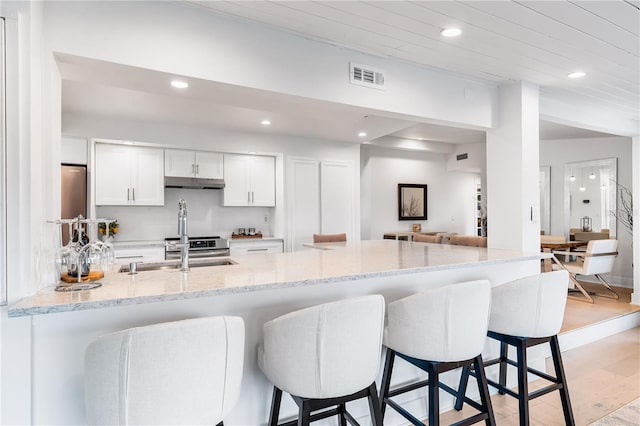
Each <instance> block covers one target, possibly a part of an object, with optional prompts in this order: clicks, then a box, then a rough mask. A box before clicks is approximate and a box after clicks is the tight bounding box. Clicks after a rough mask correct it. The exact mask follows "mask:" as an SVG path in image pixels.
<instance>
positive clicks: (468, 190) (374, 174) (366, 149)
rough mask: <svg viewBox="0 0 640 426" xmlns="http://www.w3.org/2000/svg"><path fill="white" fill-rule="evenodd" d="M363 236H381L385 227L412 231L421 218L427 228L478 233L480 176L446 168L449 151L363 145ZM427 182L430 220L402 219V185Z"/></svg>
mask: <svg viewBox="0 0 640 426" xmlns="http://www.w3.org/2000/svg"><path fill="white" fill-rule="evenodd" d="M361 161H362V162H361V180H362V182H361V183H362V188H361V190H362V192H361V197H360V199H361V210H362V215H361V218H362V219H361V226H362V239H365V240H368V239H372V240H375V239H381V238H382V236H383V234H384V233H385V232H394V231H405V232H408V231H411V226H412V224H413V223H420V224H421V225H422V230H424V231H446V232H457V233H459V234H465V235H475V227H474V220H475V216H474V208H475V183H474V178H475V177H477V176H478V175H476V174H472V173H461V172H447V156H446V155H445V154H431V153H422V152H420V153H417V152H411V151H394V150H388V149H385V148H379V147H373V146H367V145H363V146H362V152H361ZM399 183H417V184H426V185H428V187H427V220H426V221H399V220H398V184H399Z"/></svg>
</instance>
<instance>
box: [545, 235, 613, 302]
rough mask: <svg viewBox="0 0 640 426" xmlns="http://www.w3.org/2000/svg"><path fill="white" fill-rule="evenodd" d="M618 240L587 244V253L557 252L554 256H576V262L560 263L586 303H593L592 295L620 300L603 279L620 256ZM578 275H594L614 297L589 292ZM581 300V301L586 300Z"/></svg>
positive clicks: (594, 241)
mask: <svg viewBox="0 0 640 426" xmlns="http://www.w3.org/2000/svg"><path fill="white" fill-rule="evenodd" d="M617 249H618V240H612V239H608V240H591V241H589V243H588V244H587V250H586V251H584V252H583V251H555V252H554V254H564V255H568V256H575V257H576V260H575V261H568V262H562V261H561V262H560V263H561V266H562V267H563V268H564V269H566V270H567V271H569V273H570V274H571V281H572V282H573V284H574V285H575V286H576V288H577V289H578V290H579V291H580V292H581V293H582V295H583V296H584V297H585V299H586V301H588V302H590V303H593V298H592V297H591V294H595V295H596V296H602V297H609V298H613V299H619V298H620V296H619V295H618V293H616V291H615V290H614V289H612V288H611V286H610V285H609V284H608V283H607V282H606V281H605V279H604V278H602V274H606V273H609V272H611V270H612V269H613V262H614V260H615V258H616V256H617V255H618V252H617ZM578 275H594V276H595V277H596V278H597V279H598V281H600V283H601V284H602V285H604V286H605V288H606V289H607V290H608V291H610V292H611V293H613V294H612V295H607V294H597V293H591V294H589V292H587V291H586V290H585V289H584V287H582V285H581V284H580V282H579V281H578V278H577V276H578ZM585 299H579V300H585Z"/></svg>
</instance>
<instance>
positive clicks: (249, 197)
mask: <svg viewBox="0 0 640 426" xmlns="http://www.w3.org/2000/svg"><path fill="white" fill-rule="evenodd" d="M224 183H225V187H224V205H225V206H260V207H274V206H275V205H276V162H275V158H274V157H269V156H262V155H238V154H225V155H224Z"/></svg>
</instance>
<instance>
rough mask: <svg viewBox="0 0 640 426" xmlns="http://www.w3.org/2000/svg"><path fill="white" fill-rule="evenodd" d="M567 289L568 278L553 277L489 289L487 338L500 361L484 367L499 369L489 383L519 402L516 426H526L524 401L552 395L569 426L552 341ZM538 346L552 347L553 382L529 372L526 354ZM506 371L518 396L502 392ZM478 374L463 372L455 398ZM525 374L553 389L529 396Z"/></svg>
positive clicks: (567, 406)
mask: <svg viewBox="0 0 640 426" xmlns="http://www.w3.org/2000/svg"><path fill="white" fill-rule="evenodd" d="M568 285H569V275H568V273H567V272H566V271H556V272H549V273H545V274H539V275H533V276H530V277H525V278H521V279H519V280H515V281H511V282H507V283H505V284H501V285H498V286H496V287H494V288H493V289H492V302H491V319H490V321H489V332H488V336H489V337H490V338H493V339H496V340H498V341H499V342H500V357H499V358H497V359H494V360H490V361H486V362H485V363H484V367H488V366H491V365H495V364H499V365H500V370H499V379H498V382H494V381H492V380H488V382H489V384H490V385H491V386H494V387H496V388H497V389H498V392H499V393H500V394H505V393H506V394H509V395H511V396H513V397H516V398H518V401H519V411H520V425H528V424H529V401H530V400H531V399H533V398H537V397H538V396H542V395H545V394H547V393H549V392H551V391H554V390H558V391H559V392H560V400H561V403H562V409H563V412H564V420H565V423H566V424H567V425H573V424H574V419H573V412H572V410H571V403H570V401H569V391H568V389H567V380H566V377H565V374H564V368H563V366H562V356H561V353H560V346H559V345H558V336H557V334H558V332H559V331H560V327H561V326H562V320H563V317H564V309H565V305H566V301H567V288H568ZM543 343H549V344H550V346H551V355H552V359H553V365H554V369H555V374H556V375H555V377H554V376H551V375H549V374H547V373H545V372H541V371H538V370H535V369H533V368H530V367H529V366H528V364H527V348H529V347H532V346H536V345H540V344H543ZM509 345H511V346H514V347H515V348H516V352H517V361H513V360H510V359H509V358H508V347H509ZM508 365H511V366H515V367H517V370H518V391H517V392H514V391H512V390H511V389H509V388H507V387H506V378H507V366H508ZM478 372H480V373H482V370H478V369H477V368H476V370H475V372H471V371H470V370H469V369H468V368H464V369H463V374H462V377H461V379H460V387H459V391H460V392H463V391H464V390H465V388H466V383H467V381H468V377H469V374H477V373H478ZM527 372H529V373H531V374H534V375H536V376H538V377H540V378H543V379H545V380H547V381H550V382H551V383H552V384H551V385H549V386H546V387H544V388H540V389H537V390H536V391H534V392H531V393H529V386H528V382H527ZM462 406H463V401H462V399H460V398H458V399H457V401H456V405H455V408H456V409H457V410H460V409H462Z"/></svg>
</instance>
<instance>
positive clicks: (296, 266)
mask: <svg viewBox="0 0 640 426" xmlns="http://www.w3.org/2000/svg"><path fill="white" fill-rule="evenodd" d="M315 246H317V247H318V248H323V250H306V251H299V252H294V253H279V254H265V255H245V256H233V257H232V259H233V260H234V261H235V262H237V263H236V264H234V265H224V266H211V267H202V268H193V269H191V270H190V271H189V272H188V273H182V272H180V271H146V272H140V273H138V274H137V275H128V274H126V273H118V272H107V273H106V274H105V277H104V278H103V279H101V280H100V282H101V283H102V284H103V285H102V287H99V288H96V289H92V290H81V291H75V292H56V291H55V290H54V286H51V287H47V288H44V289H42V290H40V291H38V292H37V293H36V294H34V295H33V296H29V297H26V298H24V299H22V300H20V301H18V302H17V303H15V304H13V305H11V306H10V307H9V310H8V311H9V316H10V317H17V316H24V315H38V314H48V313H58V312H68V311H75V310H83V309H96V308H105V307H110V306H123V305H133V304H139V303H150V302H162V301H171V300H181V299H189V298H197V297H205V296H214V295H224V294H238V293H247V292H253V291H260V290H268V289H273V288H289V287H298V286H308V285H321V284H325V283H335V282H341V281H352V280H358V279H366V278H377V277H385V276H394V275H401V274H411V273H419V272H429V271H440V270H447V269H456V268H465V267H473V266H477V265H478V264H483V265H493V264H501V263H509V262H518V261H524V260H538V259H542V258H547V257H551V256H552V255H551V254H550V253H530V254H523V253H521V252H519V251H513V250H497V249H486V248H477V247H464V246H450V245H446V244H425V243H413V242H408V241H395V240H372V241H361V242H349V243H346V244H345V243H342V244H339V245H336V244H335V243H324V244H317V245H315ZM117 269H118V268H116V271H117Z"/></svg>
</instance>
